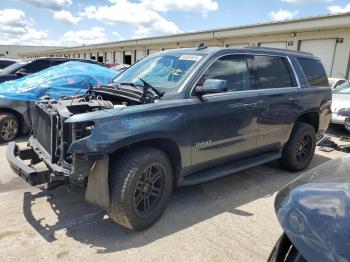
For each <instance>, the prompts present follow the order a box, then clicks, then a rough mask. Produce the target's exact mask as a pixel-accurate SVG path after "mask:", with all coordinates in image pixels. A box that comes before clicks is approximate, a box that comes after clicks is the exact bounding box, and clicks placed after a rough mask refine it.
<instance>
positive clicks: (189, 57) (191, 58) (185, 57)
mask: <svg viewBox="0 0 350 262" xmlns="http://www.w3.org/2000/svg"><path fill="white" fill-rule="evenodd" d="M201 58H202V56H200V55H182V56H180V58H179V60H189V61H199V60H201Z"/></svg>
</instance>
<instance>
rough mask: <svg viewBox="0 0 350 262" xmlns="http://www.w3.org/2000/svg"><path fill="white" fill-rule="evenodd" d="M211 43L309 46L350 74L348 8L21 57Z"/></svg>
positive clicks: (123, 59)
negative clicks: (341, 11)
mask: <svg viewBox="0 0 350 262" xmlns="http://www.w3.org/2000/svg"><path fill="white" fill-rule="evenodd" d="M202 42H203V43H206V44H207V45H209V46H223V47H243V46H249V45H250V46H261V47H275V48H283V49H289V50H300V51H306V52H311V53H313V54H315V55H316V56H318V57H319V58H320V59H321V61H322V62H323V64H324V66H325V68H326V71H327V73H328V75H329V76H332V77H346V78H348V77H349V69H350V60H349V59H350V14H349V13H346V14H338V15H327V16H318V17H310V18H304V19H298V20H290V21H285V22H273V23H265V24H255V25H247V26H240V27H230V28H222V29H215V30H208V31H201V32H192V33H184V34H177V35H170V36H162V37H151V38H143V39H134V40H127V41H119V42H110V43H102V44H95V45H85V46H79V47H71V48H61V49H56V50H49V51H33V52H23V53H22V54H21V56H22V57H41V56H59V57H60V56H67V57H80V58H91V59H95V60H98V61H101V62H109V63H128V64H132V63H135V62H136V61H138V60H140V59H142V58H143V57H145V56H147V55H148V54H151V53H154V52H158V51H162V50H166V49H172V48H183V47H194V46H196V45H197V44H199V43H202Z"/></svg>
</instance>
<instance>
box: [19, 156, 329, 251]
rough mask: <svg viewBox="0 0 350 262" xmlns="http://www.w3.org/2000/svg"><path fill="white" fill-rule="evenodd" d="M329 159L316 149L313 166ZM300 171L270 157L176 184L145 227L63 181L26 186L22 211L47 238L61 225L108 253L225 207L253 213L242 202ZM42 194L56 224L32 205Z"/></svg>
mask: <svg viewBox="0 0 350 262" xmlns="http://www.w3.org/2000/svg"><path fill="white" fill-rule="evenodd" d="M327 160H329V158H326V157H323V156H320V155H315V158H314V160H313V162H312V164H311V167H314V166H317V165H320V164H322V163H324V162H326V161H327ZM298 175H300V174H296V173H289V172H286V171H284V170H282V169H281V168H280V167H279V166H278V164H277V163H276V162H272V163H270V164H267V165H263V166H259V167H256V168H253V169H249V170H247V171H244V172H240V173H237V174H234V175H231V176H228V177H225V178H222V179H220V180H216V181H212V182H209V183H206V184H202V185H197V186H190V187H183V188H177V189H175V191H174V193H173V197H172V201H171V203H170V205H169V207H168V208H167V210H166V212H165V214H164V215H163V216H162V217H161V219H160V220H159V221H158V222H157V223H156V224H155V225H153V226H152V227H151V228H149V229H147V230H144V231H142V232H132V231H130V230H126V229H124V228H122V227H121V226H119V225H117V224H115V223H114V222H112V221H111V220H110V219H108V218H107V217H106V216H105V213H104V212H103V211H101V210H100V209H99V208H97V207H94V206H92V205H89V204H88V203H86V202H85V201H84V192H83V190H82V189H80V188H73V189H72V191H71V192H70V193H68V192H67V190H66V189H65V188H63V187H62V188H58V189H56V190H55V191H53V192H51V193H50V194H51V195H50V194H49V193H48V192H47V191H45V190H44V189H43V190H42V191H41V192H40V193H38V194H34V195H33V194H31V193H29V192H26V193H25V194H24V203H23V209H24V210H23V211H24V215H25V218H26V219H27V221H28V222H29V223H30V224H31V225H32V227H33V228H34V229H35V230H36V231H37V232H38V233H40V235H41V236H42V237H43V238H45V239H46V240H47V241H49V242H53V241H55V240H56V238H55V233H56V232H57V231H58V230H61V229H66V235H67V236H68V237H71V238H73V239H75V240H76V241H79V242H81V243H84V244H86V245H89V246H91V247H96V248H97V249H98V252H99V253H109V252H115V251H119V250H126V249H130V248H135V247H140V246H144V245H147V244H149V243H151V242H153V241H156V240H158V239H161V238H163V237H166V236H169V235H171V234H173V233H176V232H178V231H181V230H183V229H186V228H188V227H190V226H192V225H195V224H197V223H200V222H202V221H205V220H207V219H209V218H212V217H214V216H217V215H219V214H222V213H225V212H230V213H232V214H235V215H238V216H253V215H254V214H252V213H249V212H246V211H243V210H240V207H241V206H242V205H244V204H247V203H250V202H252V201H255V200H257V199H260V198H264V197H268V196H271V195H273V194H274V193H275V192H276V191H278V190H280V189H281V188H282V187H283V186H284V185H286V184H287V183H288V182H290V181H291V180H293V179H295V178H296V177H297V176H298ZM40 198H44V200H46V201H47V202H48V203H49V205H48V207H51V208H52V211H54V212H55V214H56V216H57V219H58V222H57V223H56V224H54V225H43V224H44V222H43V220H44V219H45V214H39V215H38V214H35V215H34V214H33V210H32V207H33V205H34V204H35V201H37V200H38V199H40ZM41 200H42V199H41ZM52 211H50V210H49V211H47V212H52ZM45 212H46V211H45ZM47 212H46V213H47ZM34 213H35V211H34Z"/></svg>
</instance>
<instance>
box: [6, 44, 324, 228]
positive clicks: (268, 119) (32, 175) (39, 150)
mask: <svg viewBox="0 0 350 262" xmlns="http://www.w3.org/2000/svg"><path fill="white" fill-rule="evenodd" d="M330 106H331V89H330V88H329V86H328V79H327V76H326V72H325V70H324V68H323V66H322V64H321V62H320V61H319V60H318V59H317V58H316V57H314V56H313V55H311V54H309V53H299V52H292V51H284V50H278V49H264V48H239V49H230V48H208V47H206V46H205V45H203V44H202V45H199V46H198V47H197V48H195V49H194V48H189V49H177V50H168V51H164V52H160V53H156V54H153V55H150V56H148V57H146V58H144V59H143V60H141V61H139V62H137V63H136V64H134V65H133V66H132V67H130V68H129V69H127V70H126V71H125V72H124V73H122V74H120V75H119V76H118V77H116V78H115V79H114V80H113V81H112V82H111V83H110V84H108V85H106V86H101V87H99V88H96V89H91V90H89V91H88V92H87V93H86V94H85V95H83V96H80V97H75V98H74V99H72V98H67V99H61V100H58V101H57V100H54V99H51V98H48V97H46V98H43V99H40V100H39V101H38V102H37V105H36V109H35V114H34V119H35V120H34V123H33V135H32V136H31V137H30V139H29V147H26V148H21V147H20V146H19V145H16V144H15V143H14V142H11V143H9V145H8V148H7V159H8V161H9V163H10V166H11V167H12V168H13V170H14V171H15V172H16V173H17V174H19V175H20V176H21V177H22V178H23V179H25V180H26V181H27V182H28V183H30V184H32V185H38V184H42V183H49V185H48V186H49V188H50V187H54V186H57V185H63V184H67V183H74V184H78V185H81V186H82V187H84V188H86V195H85V196H86V200H87V201H89V202H90V203H93V204H96V205H98V206H100V207H101V208H103V209H105V210H106V212H107V213H108V215H109V217H110V218H111V219H112V220H114V221H115V222H117V223H119V224H121V225H123V226H124V227H127V228H130V229H135V230H140V229H144V228H146V227H149V226H150V225H152V224H153V223H155V222H156V221H157V220H158V219H159V217H160V216H161V214H162V213H163V211H164V210H165V208H166V206H167V203H168V202H169V200H170V197H171V192H172V189H173V186H186V185H193V184H198V183H203V182H207V181H210V180H213V179H217V178H220V177H223V176H226V175H230V174H232V173H235V172H238V171H241V170H244V169H247V168H251V167H253V166H256V165H261V164H263V163H266V162H269V161H273V160H277V159H278V160H279V161H280V163H281V165H282V166H284V167H285V168H286V169H288V170H291V171H300V170H304V169H305V168H306V167H307V166H308V165H309V163H310V162H311V160H312V158H313V155H314V151H315V147H316V139H317V138H318V137H320V136H321V135H322V134H323V132H324V131H325V130H326V129H327V128H328V125H329V122H330V118H331V113H330V112H331V108H330ZM53 123H60V124H53ZM49 135H51V139H47V137H48V136H49ZM24 152H25V153H24ZM26 159H27V160H31V161H30V162H31V163H33V162H34V163H38V162H40V161H43V162H44V163H45V164H46V165H47V167H48V170H47V171H45V172H40V171H38V170H36V169H35V168H34V167H33V166H28V165H26V164H25V163H26V161H25V160H26ZM199 204H200V203H199Z"/></svg>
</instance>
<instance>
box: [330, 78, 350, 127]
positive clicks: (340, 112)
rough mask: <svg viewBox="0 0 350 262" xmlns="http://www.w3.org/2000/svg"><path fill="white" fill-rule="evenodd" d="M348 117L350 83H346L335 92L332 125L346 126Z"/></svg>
mask: <svg viewBox="0 0 350 262" xmlns="http://www.w3.org/2000/svg"><path fill="white" fill-rule="evenodd" d="M348 117H350V83H349V81H346V82H344V83H343V84H341V85H340V86H338V87H337V88H336V89H335V90H334V91H333V94H332V119H331V123H333V124H341V125H344V124H345V119H346V118H348Z"/></svg>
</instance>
